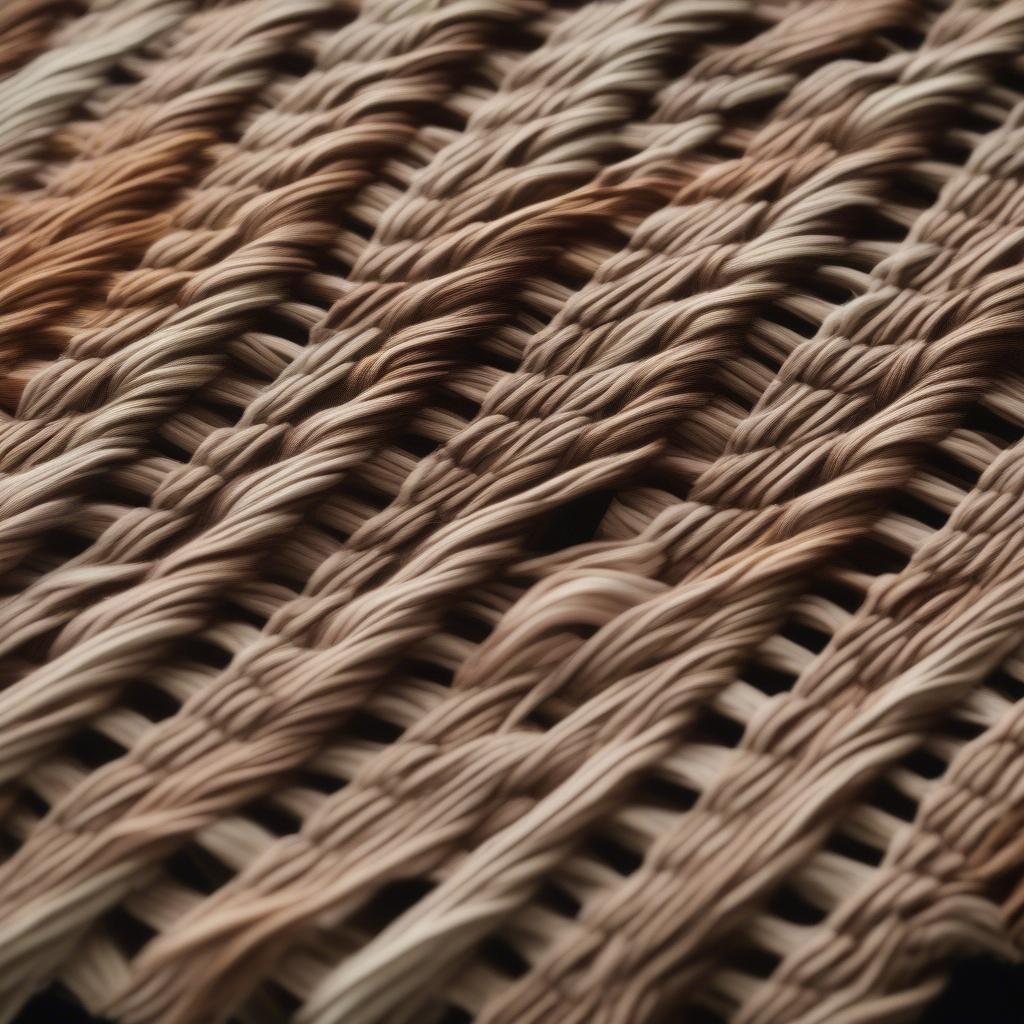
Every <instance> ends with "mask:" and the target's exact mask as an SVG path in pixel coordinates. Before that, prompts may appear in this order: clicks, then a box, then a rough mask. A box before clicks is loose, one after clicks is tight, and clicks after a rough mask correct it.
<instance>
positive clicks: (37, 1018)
mask: <svg viewBox="0 0 1024 1024" xmlns="http://www.w3.org/2000/svg"><path fill="white" fill-rule="evenodd" d="M15 1024H104V1022H103V1021H101V1020H100V1019H99V1018H97V1017H90V1016H89V1014H87V1013H84V1012H83V1011H82V1010H80V1009H79V1008H78V1007H77V1006H76V1005H75V1004H74V1002H73V1001H72V1000H71V998H70V997H69V996H67V995H66V994H64V993H62V992H60V991H58V990H52V991H49V992H45V993H43V994H42V995H40V996H37V997H36V998H35V999H33V1000H32V1002H31V1003H29V1005H28V1006H26V1007H25V1009H24V1011H23V1012H22V1013H21V1015H20V1016H19V1017H18V1018H17V1020H16V1022H15ZM780 1024H782V1022H780ZM920 1024H1024V966H1011V965H1008V964H1004V963H998V962H996V961H995V960H990V959H983V958H978V959H975V960H965V961H963V962H962V963H960V964H958V965H957V966H956V968H955V969H954V971H953V976H952V979H951V981H950V984H949V987H948V988H947V989H946V991H945V993H944V994H943V995H942V996H941V997H940V998H939V1000H938V1001H937V1002H936V1003H935V1004H934V1005H933V1006H932V1007H931V1008H930V1009H929V1010H928V1011H927V1012H926V1013H925V1015H924V1016H923V1017H922V1018H921V1020H920Z"/></svg>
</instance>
